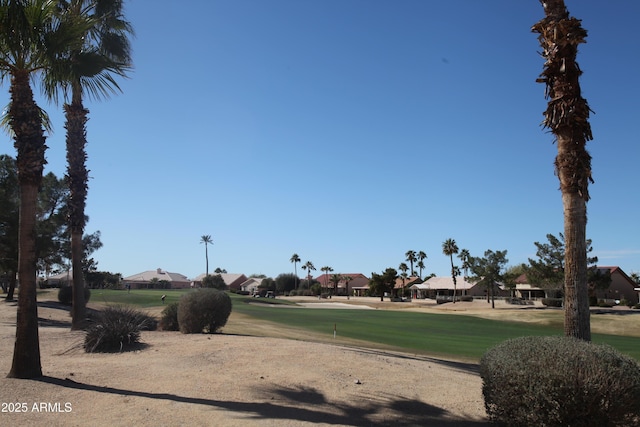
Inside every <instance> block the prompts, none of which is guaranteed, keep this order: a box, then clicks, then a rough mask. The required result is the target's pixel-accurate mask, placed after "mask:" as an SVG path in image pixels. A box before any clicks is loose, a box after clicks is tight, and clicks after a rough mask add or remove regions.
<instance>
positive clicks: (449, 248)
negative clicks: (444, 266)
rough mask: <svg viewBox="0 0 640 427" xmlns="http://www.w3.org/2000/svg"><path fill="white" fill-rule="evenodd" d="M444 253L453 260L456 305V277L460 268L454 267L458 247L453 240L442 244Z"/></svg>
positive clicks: (452, 273) (452, 274)
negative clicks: (454, 256) (454, 257)
mask: <svg viewBox="0 0 640 427" xmlns="http://www.w3.org/2000/svg"><path fill="white" fill-rule="evenodd" d="M442 253H443V254H445V255H447V256H448V257H449V259H450V260H451V277H452V278H453V303H454V304H455V303H456V285H457V281H456V276H457V273H458V268H457V267H456V266H454V265H453V255H454V254H457V253H458V245H456V241H455V240H453V239H447V240H445V241H444V242H443V243H442Z"/></svg>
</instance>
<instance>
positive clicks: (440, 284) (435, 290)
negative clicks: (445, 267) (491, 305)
mask: <svg viewBox="0 0 640 427" xmlns="http://www.w3.org/2000/svg"><path fill="white" fill-rule="evenodd" d="M409 289H411V297H412V298H414V299H421V298H435V299H438V298H449V297H452V296H453V291H454V286H453V278H452V277H451V276H434V277H431V278H429V279H428V280H427V281H426V282H424V283H416V284H414V285H411V286H410V288H409ZM455 290H456V297H459V296H463V295H469V296H473V297H486V296H487V287H486V286H485V285H484V284H482V283H472V282H469V281H467V279H466V278H465V277H464V276H458V277H456V286H455ZM504 294H505V291H504V289H503V286H502V285H497V286H496V288H495V296H496V297H497V296H503V295H504ZM507 294H508V292H507Z"/></svg>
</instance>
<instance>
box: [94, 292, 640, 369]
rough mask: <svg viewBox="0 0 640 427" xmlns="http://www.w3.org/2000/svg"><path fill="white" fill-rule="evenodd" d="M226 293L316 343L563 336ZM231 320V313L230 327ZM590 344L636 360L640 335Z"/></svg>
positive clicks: (135, 301)
mask: <svg viewBox="0 0 640 427" xmlns="http://www.w3.org/2000/svg"><path fill="white" fill-rule="evenodd" d="M185 292H190V290H132V291H131V292H130V293H128V292H127V291H113V290H94V291H92V295H91V302H93V303H100V302H103V303H108V304H131V305H136V306H139V307H146V308H150V307H157V306H162V301H161V299H160V298H161V296H162V295H166V299H165V303H171V302H176V301H178V300H179V299H180V296H181V295H183V294H184V293H185ZM230 295H231V298H232V301H233V313H237V314H241V315H243V316H245V317H249V318H251V319H252V321H253V322H255V324H256V325H264V324H265V323H268V324H271V325H272V326H273V327H276V328H278V331H279V333H280V334H281V335H282V334H284V335H285V336H286V331H287V330H291V331H295V332H296V333H295V334H292V335H295V336H296V337H299V336H300V331H303V332H304V331H309V332H310V333H311V332H312V333H313V334H312V335H313V339H314V340H321V341H327V342H334V341H335V342H336V343H345V341H347V342H349V340H351V341H352V342H358V343H360V344H366V343H370V344H371V346H373V347H384V348H388V349H393V350H398V351H404V352H415V353H419V354H428V355H434V356H440V357H450V358H456V359H465V360H475V361H477V360H479V359H480V357H481V356H482V354H483V353H484V352H485V351H486V350H487V349H489V348H491V347H492V346H494V345H496V344H498V343H500V342H502V341H504V340H507V339H510V338H516V337H520V336H530V335H538V336H540V335H562V333H563V330H562V322H561V321H555V322H546V323H544V324H539V323H535V322H515V321H506V320H494V319H486V318H481V317H477V316H473V315H464V314H446V313H428V312H425V313H422V312H420V313H418V312H413V311H406V310H405V311H403V310H362V309H309V308H303V307H298V306H296V305H295V304H291V303H289V302H288V301H282V300H279V299H276V300H266V299H260V300H256V299H254V298H250V297H244V296H239V295H234V294H230ZM267 302H268V303H267ZM635 315H636V314H633V316H635ZM637 315H640V313H639V314H637ZM540 316H541V318H548V317H549V313H547V312H546V310H541V311H540ZM558 318H559V319H561V316H558ZM232 319H233V314H232V318H231V319H230V321H229V322H230V323H231V322H232ZM621 320H622V319H621ZM622 329H623V328H621V330H622ZM334 330H335V337H336V338H335V339H334ZM259 331H260V328H256V329H255V331H248V333H253V332H256V333H257V334H259ZM310 336H311V334H310ZM593 342H595V343H605V344H608V345H611V346H612V347H614V348H616V349H618V350H619V351H621V352H622V353H624V354H627V355H629V356H631V357H633V358H635V359H636V360H639V361H640V338H639V337H634V336H625V335H612V334H593Z"/></svg>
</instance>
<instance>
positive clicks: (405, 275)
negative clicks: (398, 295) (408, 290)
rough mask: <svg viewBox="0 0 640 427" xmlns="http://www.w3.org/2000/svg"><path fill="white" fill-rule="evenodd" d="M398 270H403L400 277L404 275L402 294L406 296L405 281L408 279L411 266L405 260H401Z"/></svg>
mask: <svg viewBox="0 0 640 427" xmlns="http://www.w3.org/2000/svg"><path fill="white" fill-rule="evenodd" d="M398 270H400V271H401V272H402V273H400V277H402V296H404V284H405V281H406V280H407V271H408V270H409V266H408V265H407V264H405V263H404V262H401V263H400V265H399V266H398ZM412 276H413V275H412Z"/></svg>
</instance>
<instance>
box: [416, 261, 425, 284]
mask: <svg viewBox="0 0 640 427" xmlns="http://www.w3.org/2000/svg"><path fill="white" fill-rule="evenodd" d="M416 267H418V271H419V272H420V273H419V277H420V280H422V270H424V268H425V265H424V262H423V261H418V263H417V264H416Z"/></svg>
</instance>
